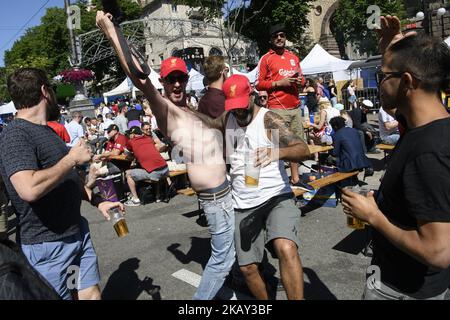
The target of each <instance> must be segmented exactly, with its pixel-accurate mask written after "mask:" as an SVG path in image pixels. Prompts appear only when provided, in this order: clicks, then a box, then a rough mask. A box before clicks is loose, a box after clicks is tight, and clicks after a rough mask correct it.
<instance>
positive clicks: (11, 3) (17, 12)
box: [0, 0, 73, 67]
mask: <svg viewBox="0 0 450 320" xmlns="http://www.w3.org/2000/svg"><path fill="white" fill-rule="evenodd" d="M46 2H47V0H0V67H3V66H4V65H5V62H4V60H3V55H4V52H5V50H8V49H11V47H12V46H13V44H14V42H15V41H16V40H18V39H20V37H21V36H22V35H23V34H24V33H25V31H26V29H27V28H30V27H33V26H36V25H39V24H40V21H41V17H42V16H43V15H44V14H45V11H46V8H50V7H61V8H62V7H64V0H48V3H47V4H45V3H46ZM72 2H73V1H72ZM44 4H45V6H44V7H43V8H42V9H41V10H40V11H39V12H38V10H39V8H40V7H42V6H43V5H44ZM36 13H37V14H36ZM35 14H36V16H35V17H34V18H32V19H31V20H30V22H29V23H28V24H27V25H26V26H25V27H24V28H23V29H22V30H21V28H22V26H23V25H24V24H25V23H26V22H27V21H28V20H29V19H30V18H31V17H32V16H33V15H35ZM8 42H9V43H8Z"/></svg>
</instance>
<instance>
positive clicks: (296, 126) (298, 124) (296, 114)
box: [270, 108, 304, 138]
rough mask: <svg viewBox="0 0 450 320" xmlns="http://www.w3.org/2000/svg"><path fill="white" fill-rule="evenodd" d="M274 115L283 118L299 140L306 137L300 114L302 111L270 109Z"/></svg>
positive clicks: (296, 109)
mask: <svg viewBox="0 0 450 320" xmlns="http://www.w3.org/2000/svg"><path fill="white" fill-rule="evenodd" d="M270 111H272V112H273V113H276V114H278V115H279V116H281V117H282V118H283V119H284V121H285V122H286V125H287V126H288V127H289V128H290V129H291V130H292V132H293V133H294V134H295V135H296V136H297V137H299V138H302V137H303V136H304V132H303V123H302V116H301V114H300V110H299V109H298V108H295V109H270Z"/></svg>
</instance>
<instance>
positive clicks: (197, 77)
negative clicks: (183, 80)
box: [186, 68, 205, 92]
mask: <svg viewBox="0 0 450 320" xmlns="http://www.w3.org/2000/svg"><path fill="white" fill-rule="evenodd" d="M204 77H205V76H204V75H202V74H201V73H200V72H198V71H197V70H195V69H194V68H192V69H191V71H189V81H188V83H187V86H186V90H187V91H188V92H189V91H201V90H203V89H204V88H205V86H204V85H203V78H204Z"/></svg>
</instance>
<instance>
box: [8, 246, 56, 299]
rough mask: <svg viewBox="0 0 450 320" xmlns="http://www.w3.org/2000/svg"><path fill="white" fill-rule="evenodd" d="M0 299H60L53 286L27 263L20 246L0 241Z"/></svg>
mask: <svg viewBox="0 0 450 320" xmlns="http://www.w3.org/2000/svg"><path fill="white" fill-rule="evenodd" d="M0 300H61V297H60V296H59V295H58V293H57V292H56V291H55V290H54V289H53V287H52V286H51V285H50V284H49V283H48V282H47V281H46V280H45V279H44V278H43V277H42V276H41V275H40V274H39V273H38V272H37V271H36V270H35V269H34V268H33V267H32V266H31V265H30V264H29V262H28V260H27V258H26V257H25V256H24V255H23V253H22V251H21V249H20V247H19V246H18V245H17V244H15V243H14V242H12V241H10V240H3V241H0Z"/></svg>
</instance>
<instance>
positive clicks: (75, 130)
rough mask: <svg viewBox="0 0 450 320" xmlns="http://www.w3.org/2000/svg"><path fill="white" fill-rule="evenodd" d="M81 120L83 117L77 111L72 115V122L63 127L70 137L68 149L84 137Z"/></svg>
mask: <svg viewBox="0 0 450 320" xmlns="http://www.w3.org/2000/svg"><path fill="white" fill-rule="evenodd" d="M82 120H83V115H82V114H81V112H79V111H75V112H73V113H72V121H70V122H69V123H68V124H67V125H65V127H66V129H67V132H68V133H69V136H70V142H69V143H68V144H67V146H69V147H73V146H74V145H76V144H77V143H78V140H80V138H83V137H84V130H83V127H82V126H81V121H82Z"/></svg>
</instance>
